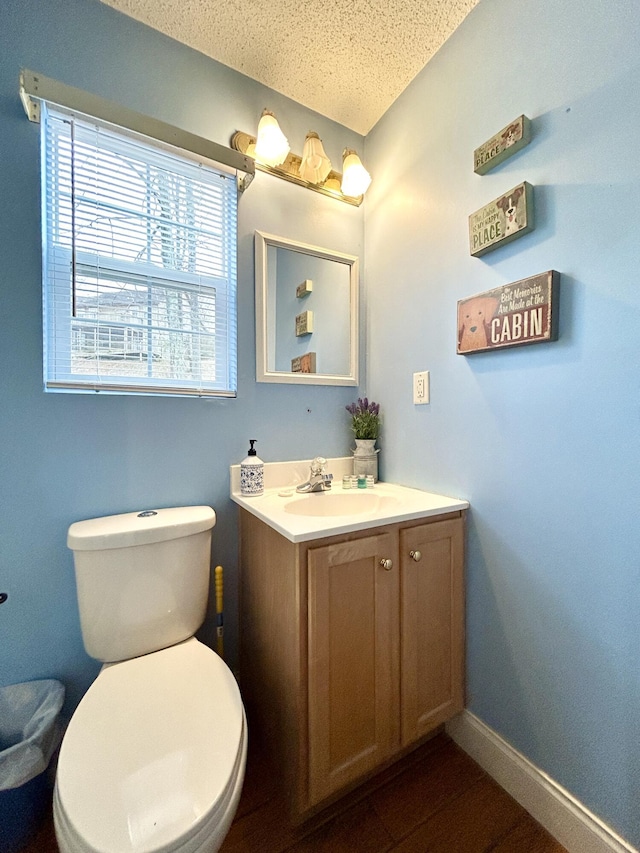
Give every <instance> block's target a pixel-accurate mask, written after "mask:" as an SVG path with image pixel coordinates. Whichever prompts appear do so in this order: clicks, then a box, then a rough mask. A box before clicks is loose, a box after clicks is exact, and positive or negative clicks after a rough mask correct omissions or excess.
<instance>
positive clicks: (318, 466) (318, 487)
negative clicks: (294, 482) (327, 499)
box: [296, 456, 333, 494]
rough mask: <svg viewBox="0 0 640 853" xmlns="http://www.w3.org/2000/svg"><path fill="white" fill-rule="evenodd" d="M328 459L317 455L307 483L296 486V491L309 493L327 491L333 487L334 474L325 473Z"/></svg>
mask: <svg viewBox="0 0 640 853" xmlns="http://www.w3.org/2000/svg"><path fill="white" fill-rule="evenodd" d="M326 464H327V460H326V459H325V458H324V456H316V458H315V459H314V460H313V462H312V463H311V473H310V474H309V479H308V480H307V482H306V483H301V484H300V485H299V486H296V492H301V493H303V494H307V493H309V492H327V491H329V489H330V488H331V481H332V480H333V474H325V473H324V466H325V465H326Z"/></svg>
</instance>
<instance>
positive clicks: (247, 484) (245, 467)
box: [240, 438, 264, 497]
mask: <svg viewBox="0 0 640 853" xmlns="http://www.w3.org/2000/svg"><path fill="white" fill-rule="evenodd" d="M254 444H256V439H255V438H252V439H250V440H249V445H250V447H249V452H248V454H247V456H246V458H245V459H243V460H242V462H241V463H240V494H242V495H244V497H255V496H256V495H261V494H263V492H264V462H263V461H262V459H260V458H259V457H258V454H257V453H256V449H255V447H254V446H253V445H254Z"/></svg>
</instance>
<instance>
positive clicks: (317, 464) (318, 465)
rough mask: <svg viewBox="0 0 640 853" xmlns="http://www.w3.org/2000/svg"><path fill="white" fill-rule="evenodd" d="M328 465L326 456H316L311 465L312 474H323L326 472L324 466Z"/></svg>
mask: <svg viewBox="0 0 640 853" xmlns="http://www.w3.org/2000/svg"><path fill="white" fill-rule="evenodd" d="M326 464H327V460H326V459H325V458H324V456H316V458H315V459H314V460H313V461H312V463H311V473H312V474H322V472H323V471H324V466H325V465H326Z"/></svg>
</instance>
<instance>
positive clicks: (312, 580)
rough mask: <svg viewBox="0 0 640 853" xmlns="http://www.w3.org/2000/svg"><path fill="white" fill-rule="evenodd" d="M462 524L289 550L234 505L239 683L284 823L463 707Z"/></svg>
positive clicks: (424, 522)
mask: <svg viewBox="0 0 640 853" xmlns="http://www.w3.org/2000/svg"><path fill="white" fill-rule="evenodd" d="M463 543H464V517H463V513H461V512H456V513H450V514H448V515H446V516H435V517H429V518H425V519H418V520H416V521H411V522H402V523H398V524H391V525H385V526H383V527H376V528H372V529H370V530H365V531H358V532H356V533H349V534H344V535H342V536H335V537H330V538H326V539H320V540H313V541H311V542H303V543H298V544H294V543H292V542H289V540H287V539H286V538H284V537H283V536H281V535H280V534H278V533H277V532H276V531H274V530H273V529H272V528H270V527H269V526H267V525H266V524H264V523H263V522H261V521H259V520H258V519H257V518H255V517H254V516H252V515H251V514H250V513H248V512H247V511H246V510H241V572H242V575H241V593H240V602H241V621H240V640H241V644H240V646H241V655H240V681H241V688H242V692H243V696H244V699H245V703H246V705H247V708H248V714H249V727H250V732H251V728H252V724H253V725H254V726H255V727H256V729H257V731H256V732H255V733H254V734H255V735H256V736H257V737H259V738H262V739H265V740H266V741H267V743H268V745H269V746H270V747H271V753H272V756H273V758H274V761H275V763H276V766H277V768H278V770H279V772H280V774H281V775H282V776H283V777H284V782H285V785H286V791H287V792H288V794H289V797H290V802H291V812H292V817H293V818H294V820H303V819H304V818H305V817H306V816H309V815H311V814H312V813H313V812H315V811H317V810H319V809H320V808H321V807H322V806H323V805H325V804H327V803H328V802H330V801H331V800H332V799H335V798H336V796H337V795H338V794H339V793H340V792H344V791H346V790H347V789H349V788H350V787H353V786H354V785H355V784H357V783H358V782H359V781H361V780H363V779H364V778H366V777H368V776H371V775H373V773H374V772H375V771H376V770H377V769H379V768H382V767H383V766H385V765H386V764H389V763H391V762H392V761H393V759H394V757H396V756H399V755H400V754H401V753H402V752H406V751H407V750H408V749H409V748H410V747H411V746H412V745H414V744H417V743H419V742H420V740H421V739H422V738H424V737H425V736H426V735H428V734H429V732H430V731H432V730H433V729H434V728H435V727H437V726H438V725H440V724H441V723H443V722H444V721H445V720H447V719H449V718H450V717H452V716H453V715H454V714H456V713H457V712H458V711H460V710H462V708H463V703H464V695H463V681H464V673H463V665H464V587H463V564H464V554H463V550H464V544H463Z"/></svg>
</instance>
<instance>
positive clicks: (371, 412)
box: [345, 397, 380, 439]
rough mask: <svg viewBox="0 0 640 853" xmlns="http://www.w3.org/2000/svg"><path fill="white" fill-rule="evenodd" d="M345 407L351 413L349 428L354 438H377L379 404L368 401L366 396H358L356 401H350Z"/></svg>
mask: <svg viewBox="0 0 640 853" xmlns="http://www.w3.org/2000/svg"><path fill="white" fill-rule="evenodd" d="M345 409H346V410H347V411H348V412H349V414H350V415H351V429H352V430H353V432H354V433H355V436H356V438H373V439H376V438H378V433H379V431H380V405H379V403H374V402H373V400H372V401H371V402H369V399H368V397H365V398H364V399H362V397H358V401H357V403H350V404H349V405H348V406H345Z"/></svg>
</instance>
